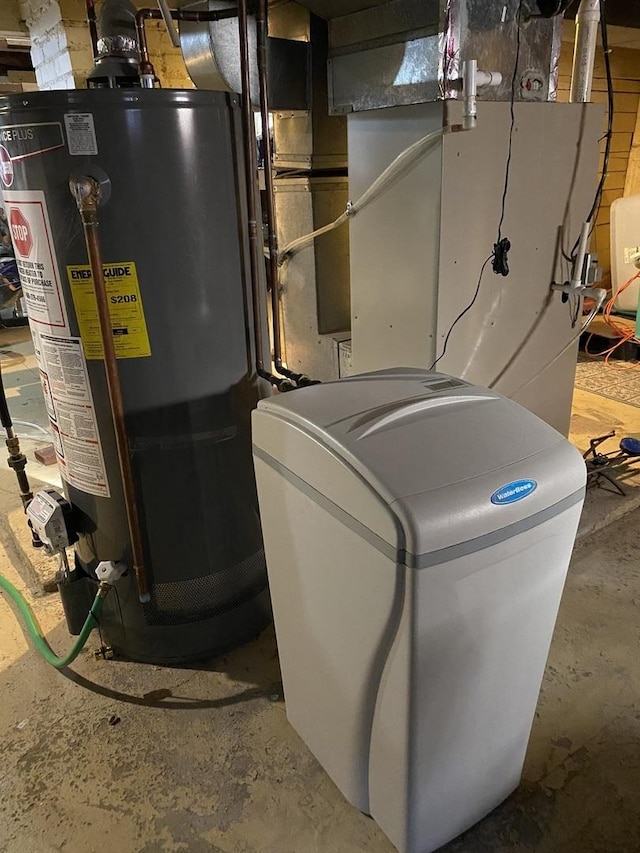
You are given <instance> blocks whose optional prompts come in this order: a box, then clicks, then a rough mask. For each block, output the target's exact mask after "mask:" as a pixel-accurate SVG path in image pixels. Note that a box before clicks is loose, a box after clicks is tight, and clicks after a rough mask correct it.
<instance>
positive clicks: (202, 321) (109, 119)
mask: <svg viewBox="0 0 640 853" xmlns="http://www.w3.org/2000/svg"><path fill="white" fill-rule="evenodd" d="M240 140H241V137H240V131H239V111H238V105H237V101H236V98H235V96H233V95H228V94H225V93H221V92H203V91H200V92H197V91H180V90H146V89H138V90H123V89H104V90H94V91H65V92H41V93H36V94H24V95H15V96H6V97H2V98H0V177H2V183H3V187H2V189H3V195H4V207H5V209H6V212H7V215H8V218H9V223H10V226H11V230H12V233H13V236H14V245H15V250H16V256H17V260H18V265H19V269H20V274H21V279H22V283H23V289H24V292H25V297H26V301H27V306H28V312H29V317H30V324H31V329H32V332H33V336H34V341H35V345H36V355H37V357H38V360H39V364H40V368H41V371H42V381H43V388H44V392H45V400H46V403H47V407H48V410H49V415H50V419H51V424H52V428H53V434H54V437H55V444H56V449H57V453H58V461H59V464H60V468H61V472H62V477H63V480H64V484H65V491H66V494H67V497H68V498H69V500H70V501H71V503H72V504H73V507H74V508H75V518H76V522H77V524H78V527H79V534H80V538H79V542H78V543H77V545H76V554H75V570H74V571H73V572H72V575H71V581H70V582H69V583H68V584H66V585H65V586H64V587H63V588H62V590H61V592H62V596H63V602H64V603H65V609H66V610H67V613H68V621H69V623H70V628H71V629H72V630H74V624H73V623H74V621H77V620H74V616H73V614H74V613H84V614H85V615H86V612H87V609H88V603H90V601H91V599H92V598H93V595H94V594H95V575H94V570H95V568H96V566H97V564H98V562H99V561H100V560H115V561H122V560H123V561H125V562H128V563H129V565H130V564H131V545H130V541H129V535H128V527H127V520H126V514H125V507H124V502H123V494H122V483H121V479H120V473H119V467H118V459H117V453H116V447H115V440H114V431H113V425H112V419H111V413H110V407H109V398H108V394H107V387H106V381H105V372H104V363H103V360H102V350H101V345H100V341H99V333H98V322H97V316H96V311H95V301H94V298H93V296H92V283H91V278H90V273H89V271H88V261H87V254H86V250H85V243H84V238H83V233H82V226H81V221H80V217H79V214H78V211H77V208H76V203H75V201H74V199H73V197H72V196H71V193H70V191H69V179H70V177H71V176H72V175H76V176H80V175H90V176H92V177H94V178H95V179H96V180H99V181H100V182H101V184H102V187H103V196H104V199H105V202H104V204H103V205H102V206H101V208H100V233H101V239H102V249H103V259H104V263H105V275H106V280H107V286H108V294H109V299H110V308H111V318H112V325H113V332H114V338H115V342H116V350H117V355H118V368H119V373H120V377H121V382H122V389H123V394H124V402H125V409H126V425H127V431H128V437H129V447H130V452H131V458H132V462H133V468H134V474H135V481H136V493H137V498H138V505H139V510H140V514H141V518H142V526H143V533H144V546H145V557H146V561H147V564H148V567H149V572H150V576H151V601H150V602H149V603H147V604H141V603H140V602H139V600H138V595H137V591H136V586H135V580H134V578H133V576H132V572H129V573H128V575H126V576H125V577H124V578H123V579H121V581H119V582H118V585H117V595H111V596H109V598H108V599H107V602H106V606H105V609H104V611H103V616H102V617H101V629H102V634H103V637H104V639H105V641H106V642H107V643H108V644H110V645H111V646H112V647H113V648H114V649H115V650H116V651H117V652H120V653H122V654H124V655H126V656H128V657H130V658H132V659H136V660H144V661H153V662H180V661H187V660H190V659H197V658H202V657H204V656H207V655H210V654H213V653H215V652H218V651H220V650H222V649H226V648H230V647H232V646H234V645H237V644H238V643H240V642H242V641H244V640H247V639H249V638H251V637H252V636H255V635H256V634H257V633H258V632H259V631H260V630H261V629H262V628H263V627H264V626H265V624H267V622H268V621H269V619H270V607H269V595H268V590H267V580H266V572H265V562H264V553H263V548H262V540H261V530H260V521H259V517H258V508H257V500H256V491H255V483H254V475H253V467H252V461H251V437H250V413H251V410H252V409H253V408H254V407H255V405H256V403H257V401H258V399H259V397H260V394H261V392H264V388H263V387H262V385H263V383H262V380H260V379H259V378H258V377H257V375H256V371H255V361H256V359H255V352H254V350H253V343H252V342H253V334H252V324H253V317H252V315H251V309H250V305H251V300H250V297H249V284H248V272H247V269H248V265H247V262H246V234H245V231H244V224H243V223H244V222H245V214H244V211H243V209H242V199H243V193H242V192H241V191H240V188H241V186H242V181H243V180H244V177H243V175H242V171H241V162H242V158H241V156H239V155H240V145H241V141H240Z"/></svg>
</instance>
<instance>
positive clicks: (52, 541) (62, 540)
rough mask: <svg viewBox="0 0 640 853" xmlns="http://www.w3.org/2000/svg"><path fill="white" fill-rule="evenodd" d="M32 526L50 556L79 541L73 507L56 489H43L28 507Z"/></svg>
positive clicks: (61, 552) (60, 552)
mask: <svg viewBox="0 0 640 853" xmlns="http://www.w3.org/2000/svg"><path fill="white" fill-rule="evenodd" d="M27 518H28V519H29V525H30V527H31V528H32V529H33V530H34V531H35V532H36V533H37V534H38V536H39V537H40V539H41V541H42V543H43V545H44V550H45V551H46V553H47V554H49V556H53V555H54V554H63V553H64V551H65V548H68V547H69V546H70V545H73V543H74V542H77V541H78V534H77V533H76V530H75V526H74V524H73V507H72V506H71V504H70V503H69V501H68V500H67V499H66V498H65V497H63V496H62V495H61V494H59V492H56V490H55V489H43V490H42V491H40V492H37V493H36V494H35V495H34V498H33V500H32V501H31V502H30V503H29V506H28V507H27Z"/></svg>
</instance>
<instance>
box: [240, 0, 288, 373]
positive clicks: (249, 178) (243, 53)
mask: <svg viewBox="0 0 640 853" xmlns="http://www.w3.org/2000/svg"><path fill="white" fill-rule="evenodd" d="M238 31H239V35H240V70H241V78H242V86H241V89H242V91H241V93H240V100H241V105H242V129H243V135H244V146H243V149H244V171H245V185H246V194H247V219H248V227H249V259H250V264H251V297H252V304H253V326H254V333H255V345H256V366H257V370H258V373H259V374H260V376H262V377H263V378H264V379H268V380H269V381H270V382H273V384H277V383H278V381H279V380H278V379H276V377H274V376H272V374H271V371H270V370H266V368H265V365H264V361H263V352H264V337H263V334H262V300H261V298H260V264H261V262H262V261H261V257H262V248H261V245H260V244H261V242H262V241H261V240H260V241H259V238H258V221H257V211H258V197H257V190H256V180H257V171H258V165H257V156H256V145H255V136H256V135H255V128H254V123H253V107H252V106H251V72H250V65H249V16H248V12H247V0H239V2H238ZM274 380H275V381H274Z"/></svg>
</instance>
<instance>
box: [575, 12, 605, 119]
mask: <svg viewBox="0 0 640 853" xmlns="http://www.w3.org/2000/svg"><path fill="white" fill-rule="evenodd" d="M599 25H600V0H582V2H581V3H580V8H579V9H578V14H577V15H576V42H575V47H574V50H573V69H572V71H571V91H570V94H569V101H570V102H571V103H572V104H584V103H586V102H588V101H590V100H591V87H592V85H593V67H594V65H595V61H596V47H597V44H598V27H599Z"/></svg>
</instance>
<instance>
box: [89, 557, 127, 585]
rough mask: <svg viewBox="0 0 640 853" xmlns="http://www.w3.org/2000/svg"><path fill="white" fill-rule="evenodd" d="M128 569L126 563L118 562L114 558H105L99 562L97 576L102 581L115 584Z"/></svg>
mask: <svg viewBox="0 0 640 853" xmlns="http://www.w3.org/2000/svg"><path fill="white" fill-rule="evenodd" d="M126 571H127V564H126V563H116V562H114V561H113V560H103V561H102V562H101V563H98V567H97V569H96V577H97V578H98V580H99V581H100V582H101V583H103V582H104V583H108V584H113V583H115V582H116V581H117V580H119V578H121V577H122V575H123V574H124V573H125V572H126Z"/></svg>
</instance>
